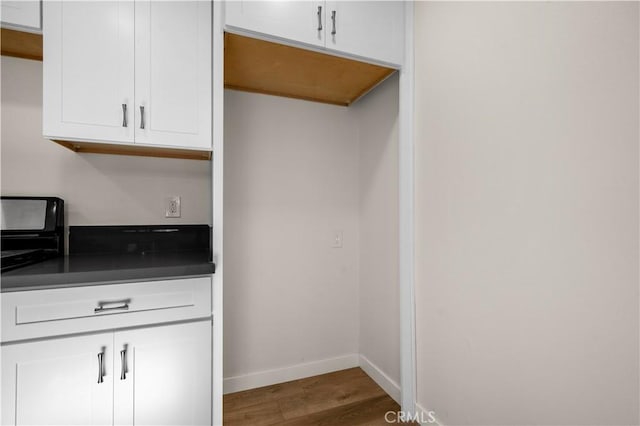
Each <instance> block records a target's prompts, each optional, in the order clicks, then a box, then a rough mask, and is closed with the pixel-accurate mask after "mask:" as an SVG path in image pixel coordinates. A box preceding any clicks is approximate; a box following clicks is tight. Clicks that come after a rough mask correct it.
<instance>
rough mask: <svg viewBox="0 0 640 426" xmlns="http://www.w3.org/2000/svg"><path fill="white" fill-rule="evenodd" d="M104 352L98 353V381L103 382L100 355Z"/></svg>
mask: <svg viewBox="0 0 640 426" xmlns="http://www.w3.org/2000/svg"><path fill="white" fill-rule="evenodd" d="M103 355H104V354H103V353H102V352H100V353H99V354H98V383H102V382H104V365H103V363H102V356H103Z"/></svg>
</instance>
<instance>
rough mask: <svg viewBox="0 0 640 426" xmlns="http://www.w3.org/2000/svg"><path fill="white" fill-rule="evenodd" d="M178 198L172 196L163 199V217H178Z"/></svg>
mask: <svg viewBox="0 0 640 426" xmlns="http://www.w3.org/2000/svg"><path fill="white" fill-rule="evenodd" d="M180 214H181V212H180V197H179V196H178V195H173V196H171V197H167V198H165V199H164V217H180Z"/></svg>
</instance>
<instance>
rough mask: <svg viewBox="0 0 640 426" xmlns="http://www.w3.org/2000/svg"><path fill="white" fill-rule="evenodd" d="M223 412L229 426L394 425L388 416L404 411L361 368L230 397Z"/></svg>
mask: <svg viewBox="0 0 640 426" xmlns="http://www.w3.org/2000/svg"><path fill="white" fill-rule="evenodd" d="M223 408H224V425H225V426H269V425H286V426H320V425H322V426H339V425H348V426H357V425H367V426H369V425H371V426H374V425H388V424H389V423H387V422H386V421H385V418H384V415H385V413H386V412H387V411H394V412H397V411H399V410H400V407H399V406H398V404H397V403H396V402H395V401H394V400H393V399H391V397H390V396H389V395H387V394H386V393H385V392H384V391H383V390H382V389H381V388H380V386H378V385H377V384H376V383H375V382H374V381H373V380H372V379H371V378H370V377H369V376H367V375H366V374H365V372H364V371H362V370H361V369H360V368H357V367H356V368H350V369H348V370H342V371H336V372H334V373H329V374H323V375H321V376H314V377H309V378H306V379H300V380H294V381H292V382H287V383H281V384H277V385H273V386H266V387H263V388H258V389H250V390H247V391H243V392H237V393H231V394H227V395H225V396H224V407H223ZM392 418H395V417H392Z"/></svg>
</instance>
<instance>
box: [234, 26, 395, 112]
mask: <svg viewBox="0 0 640 426" xmlns="http://www.w3.org/2000/svg"><path fill="white" fill-rule="evenodd" d="M393 72H395V70H394V69H393V68H386V67H382V66H379V65H372V64H368V63H365V62H360V61H355V60H352V59H346V58H341V57H338V56H333V55H329V54H326V53H320V52H315V51H311V50H306V49H300V48H297V47H292V46H287V45H284V44H279V43H273V42H269V41H264V40H259V39H255V38H251V37H245V36H241V35H237V34H231V33H225V35H224V87H225V88H227V89H234V90H242V91H246V92H254V93H264V94H268V95H276V96H285V97H289V98H296V99H304V100H308V101H315V102H323V103H328V104H334V105H342V106H349V105H351V104H352V103H353V102H355V101H356V100H357V99H359V98H360V97H361V96H363V95H364V94H366V93H367V92H368V91H369V90H371V89H372V88H374V87H375V86H377V85H378V84H379V83H380V82H381V81H382V80H384V79H386V78H387V77H389V76H390V75H391V74H393Z"/></svg>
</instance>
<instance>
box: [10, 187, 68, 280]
mask: <svg viewBox="0 0 640 426" xmlns="http://www.w3.org/2000/svg"><path fill="white" fill-rule="evenodd" d="M0 219H1V222H2V227H1V230H0V237H1V239H2V241H1V244H2V246H1V251H2V258H1V259H0V267H1V270H2V272H5V271H9V270H11V269H15V268H19V267H21V266H26V265H30V264H32V263H36V262H40V261H42V260H45V259H50V258H52V257H57V256H63V255H64V200H62V199H60V198H57V197H4V196H3V197H0Z"/></svg>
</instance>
